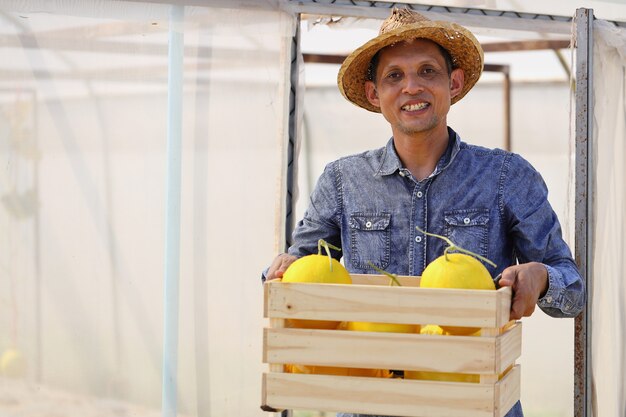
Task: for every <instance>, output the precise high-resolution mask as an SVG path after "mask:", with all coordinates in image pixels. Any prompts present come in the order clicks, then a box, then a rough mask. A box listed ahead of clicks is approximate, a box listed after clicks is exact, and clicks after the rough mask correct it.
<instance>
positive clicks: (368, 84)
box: [365, 81, 380, 107]
mask: <svg viewBox="0 0 626 417" xmlns="http://www.w3.org/2000/svg"><path fill="white" fill-rule="evenodd" d="M365 97H367V101H369V102H370V104H371V105H372V106H374V107H380V99H379V98H378V91H376V84H374V82H373V81H365Z"/></svg>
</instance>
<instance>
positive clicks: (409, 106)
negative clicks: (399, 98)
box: [401, 102, 430, 111]
mask: <svg viewBox="0 0 626 417" xmlns="http://www.w3.org/2000/svg"><path fill="white" fill-rule="evenodd" d="M429 106H430V103H426V102H421V103H413V104H405V105H404V106H402V107H401V109H402V110H403V111H418V110H423V109H425V108H427V107H429Z"/></svg>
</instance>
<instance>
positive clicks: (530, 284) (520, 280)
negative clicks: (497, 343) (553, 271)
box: [500, 262, 548, 320]
mask: <svg viewBox="0 0 626 417" xmlns="http://www.w3.org/2000/svg"><path fill="white" fill-rule="evenodd" d="M500 286H502V287H505V286H506V287H511V288H512V289H513V300H512V302H511V320H517V319H521V318H522V317H529V316H530V315H531V314H532V313H533V311H535V306H536V305H537V300H539V298H541V297H542V296H543V295H544V294H545V292H546V291H547V290H548V271H547V270H546V267H545V266H543V265H542V264H540V263H539V262H529V263H527V264H521V265H514V266H511V267H508V268H506V269H505V270H504V271H502V278H501V279H500Z"/></svg>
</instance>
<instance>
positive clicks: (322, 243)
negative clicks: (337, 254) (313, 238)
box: [317, 239, 341, 272]
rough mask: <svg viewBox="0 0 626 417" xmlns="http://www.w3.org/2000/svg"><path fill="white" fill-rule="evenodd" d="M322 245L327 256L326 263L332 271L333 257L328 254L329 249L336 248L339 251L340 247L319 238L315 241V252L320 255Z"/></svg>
mask: <svg viewBox="0 0 626 417" xmlns="http://www.w3.org/2000/svg"><path fill="white" fill-rule="evenodd" d="M322 247H323V248H324V250H325V251H326V255H327V256H328V265H329V267H330V271H331V272H332V271H333V257H332V256H331V255H330V250H331V249H334V250H338V251H340V250H341V248H338V247H337V246H335V245H331V244H330V243H328V242H326V241H325V240H324V239H320V240H318V241H317V254H318V255H321V254H322Z"/></svg>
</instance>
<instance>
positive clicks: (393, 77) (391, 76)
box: [387, 71, 402, 80]
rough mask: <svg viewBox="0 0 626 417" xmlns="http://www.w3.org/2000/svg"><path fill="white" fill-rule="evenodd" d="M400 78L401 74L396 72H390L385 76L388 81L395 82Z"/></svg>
mask: <svg viewBox="0 0 626 417" xmlns="http://www.w3.org/2000/svg"><path fill="white" fill-rule="evenodd" d="M400 77H402V74H401V73H399V72H397V71H394V72H390V73H389V74H387V78H388V79H390V80H397V79H399V78H400Z"/></svg>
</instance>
